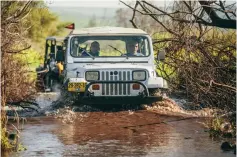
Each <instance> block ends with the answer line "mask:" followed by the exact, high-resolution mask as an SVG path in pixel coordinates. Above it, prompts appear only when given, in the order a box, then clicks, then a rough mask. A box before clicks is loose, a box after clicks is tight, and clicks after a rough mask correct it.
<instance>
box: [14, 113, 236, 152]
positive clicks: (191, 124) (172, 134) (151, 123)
mask: <svg viewBox="0 0 237 157" xmlns="http://www.w3.org/2000/svg"><path fill="white" fill-rule="evenodd" d="M75 116H76V117H77V118H76V119H75V120H74V121H73V122H72V123H70V122H69V121H68V122H67V121H66V122H65V123H63V122H62V119H57V118H54V117H46V116H44V117H35V118H28V122H27V124H26V125H25V126H24V129H23V130H22V132H21V138H20V140H21V142H22V144H23V145H24V146H25V147H26V148H27V150H26V151H21V152H18V153H17V154H16V153H14V154H11V156H24V157H32V156H37V157H42V156H45V157H51V156H52V157H60V156H88V157H94V156H108V157H112V156H129V157H130V156H146V157H155V156H161V157H201V156H203V157H206V156H208V157H233V156H234V154H233V152H222V150H221V149H220V144H221V141H213V140H211V139H210V138H209V135H208V133H207V132H204V128H203V127H202V125H201V124H200V123H198V122H200V121H203V119H200V118H184V117H177V116H176V117H175V116H165V115H160V114H158V113H154V112H151V111H146V110H140V111H135V112H132V111H119V112H76V113H75Z"/></svg>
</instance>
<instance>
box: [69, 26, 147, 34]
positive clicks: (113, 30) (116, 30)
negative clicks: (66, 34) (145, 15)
mask: <svg viewBox="0 0 237 157" xmlns="http://www.w3.org/2000/svg"><path fill="white" fill-rule="evenodd" d="M93 34H95V35H106V34H134V35H135V34H142V35H146V34H147V33H146V32H144V31H143V30H141V29H136V28H123V27H108V26H106V27H91V28H81V29H79V30H73V31H72V33H71V34H70V35H93Z"/></svg>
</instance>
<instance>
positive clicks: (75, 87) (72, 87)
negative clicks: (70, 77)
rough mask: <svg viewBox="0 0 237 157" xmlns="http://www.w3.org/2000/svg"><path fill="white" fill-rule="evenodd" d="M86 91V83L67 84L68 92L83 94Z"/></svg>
mask: <svg viewBox="0 0 237 157" xmlns="http://www.w3.org/2000/svg"><path fill="white" fill-rule="evenodd" d="M85 89H86V82H69V83H68V91H70V92H84V91H85Z"/></svg>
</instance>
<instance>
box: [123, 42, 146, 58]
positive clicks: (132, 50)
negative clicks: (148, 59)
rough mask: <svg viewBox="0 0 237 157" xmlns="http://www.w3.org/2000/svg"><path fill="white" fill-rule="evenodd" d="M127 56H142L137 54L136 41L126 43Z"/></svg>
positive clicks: (137, 46)
mask: <svg viewBox="0 0 237 157" xmlns="http://www.w3.org/2000/svg"><path fill="white" fill-rule="evenodd" d="M126 49H127V56H144V55H143V54H142V53H139V52H138V50H139V45H138V42H137V41H128V42H127V43H126Z"/></svg>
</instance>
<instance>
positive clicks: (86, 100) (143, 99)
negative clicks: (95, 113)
mask: <svg viewBox="0 0 237 157" xmlns="http://www.w3.org/2000/svg"><path fill="white" fill-rule="evenodd" d="M109 83H137V84H140V85H141V86H143V88H144V91H143V92H141V93H139V95H137V96H121V95H118V96H94V95H93V93H91V92H89V88H90V86H91V85H93V84H109ZM161 100H162V96H149V91H148V88H147V87H146V86H145V85H144V84H143V83H142V82H139V81H93V82H90V83H89V84H87V86H86V89H85V93H84V95H82V96H79V102H80V103H82V104H88V105H92V104H104V105H107V104H108V105H114V104H118V105H119V104H151V103H153V102H156V101H161Z"/></svg>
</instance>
